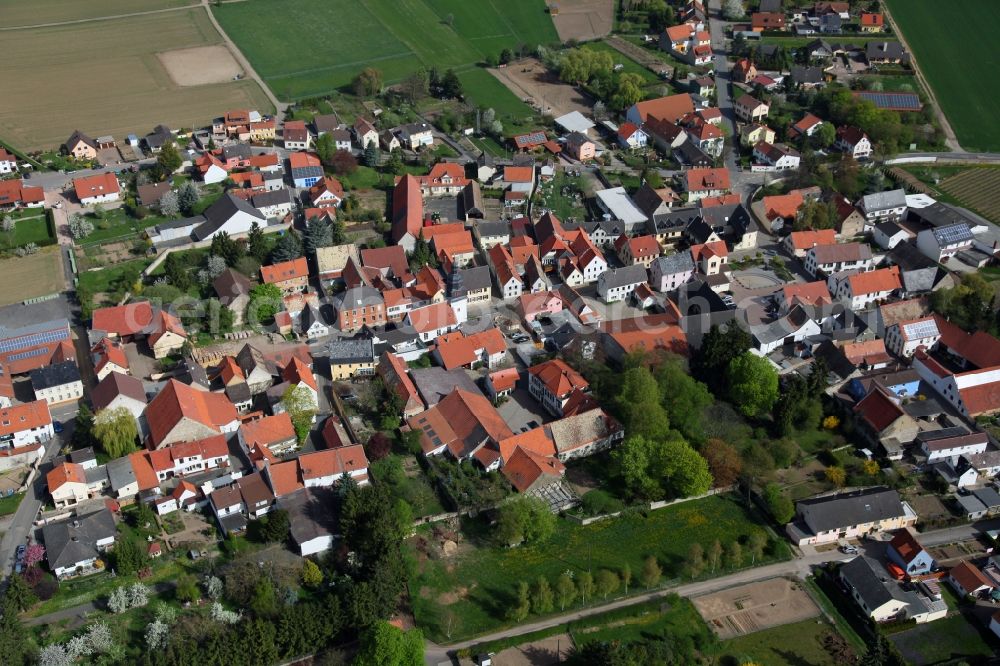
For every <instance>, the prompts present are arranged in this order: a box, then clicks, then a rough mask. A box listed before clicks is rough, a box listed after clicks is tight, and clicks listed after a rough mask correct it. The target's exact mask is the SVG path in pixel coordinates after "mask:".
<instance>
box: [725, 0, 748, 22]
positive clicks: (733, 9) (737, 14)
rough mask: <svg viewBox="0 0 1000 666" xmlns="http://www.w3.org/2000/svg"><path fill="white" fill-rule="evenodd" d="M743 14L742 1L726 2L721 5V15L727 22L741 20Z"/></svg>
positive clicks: (729, 0) (731, 0)
mask: <svg viewBox="0 0 1000 666" xmlns="http://www.w3.org/2000/svg"><path fill="white" fill-rule="evenodd" d="M744 14H745V11H744V9H743V2H742V0H726V1H725V3H724V4H723V5H722V15H723V17H725V19H726V20H727V21H735V20H736V19H739V18H743V15H744Z"/></svg>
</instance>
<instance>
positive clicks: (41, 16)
mask: <svg viewBox="0 0 1000 666" xmlns="http://www.w3.org/2000/svg"><path fill="white" fill-rule="evenodd" d="M193 4H197V0H30V2H28V1H26V0H0V26H4V27H11V28H13V27H17V26H29V25H39V24H42V23H57V22H60V21H85V20H89V19H96V18H102V17H105V16H117V15H119V14H135V13H136V12H148V11H156V10H158V9H170V8H171V7H184V6H186V5H193Z"/></svg>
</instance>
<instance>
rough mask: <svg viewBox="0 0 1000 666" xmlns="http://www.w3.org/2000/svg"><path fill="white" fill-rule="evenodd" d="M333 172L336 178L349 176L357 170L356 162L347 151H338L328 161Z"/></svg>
mask: <svg viewBox="0 0 1000 666" xmlns="http://www.w3.org/2000/svg"><path fill="white" fill-rule="evenodd" d="M330 166H331V167H332V168H333V172H334V173H335V174H337V175H338V176H345V175H350V174H352V173H354V172H355V171H357V170H358V160H357V159H356V158H355V157H354V155H352V154H351V151H349V150H338V151H337V152H335V153H334V154H333V158H332V159H331V160H330Z"/></svg>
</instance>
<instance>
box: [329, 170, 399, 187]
mask: <svg viewBox="0 0 1000 666" xmlns="http://www.w3.org/2000/svg"><path fill="white" fill-rule="evenodd" d="M335 178H336V179H337V180H339V181H340V184H341V185H343V186H344V188H345V189H347V190H371V189H374V188H375V187H378V186H379V185H380V184H390V185H391V184H392V180H391V177H390V176H385V177H383V176H382V175H381V174H379V172H378V171H376V170H375V169H372V168H371V167H366V166H359V167H358V168H357V170H356V171H355V172H354V173H352V174H344V175H340V176H335Z"/></svg>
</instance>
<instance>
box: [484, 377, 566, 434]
mask: <svg viewBox="0 0 1000 666" xmlns="http://www.w3.org/2000/svg"><path fill="white" fill-rule="evenodd" d="M497 411H498V412H500V416H502V417H503V420H504V421H505V422H506V423H507V426H508V427H509V428H510V429H511V430H513V431H514V434H515V435H516V434H518V433H520V432H524V431H525V430H531V429H532V428H534V427H537V426H539V425H541V424H543V423H545V422H546V421H551V420H552V416H551V415H550V414H549V413H548V412H546V411H545V409H544V408H543V407H542V405H541V404H540V403H539V402H538V401H537V400H535V399H534V398H533V397H531V394H530V393H528V390H527V389H525V388H522V387H520V386H518V387H517V388H515V389H514V392H513V393H512V394H511V395H510V397H509V398H508V399H507V402H505V403H503V404H502V405H500V406H499V407H497ZM531 423H533V424H534V425H529V424H531Z"/></svg>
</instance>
